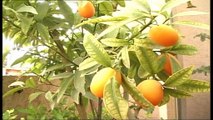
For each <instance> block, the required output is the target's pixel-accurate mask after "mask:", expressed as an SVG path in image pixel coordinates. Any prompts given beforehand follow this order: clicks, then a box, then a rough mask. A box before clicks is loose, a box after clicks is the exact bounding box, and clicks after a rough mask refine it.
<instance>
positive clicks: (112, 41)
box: [101, 38, 131, 47]
mask: <svg viewBox="0 0 213 120" xmlns="http://www.w3.org/2000/svg"><path fill="white" fill-rule="evenodd" d="M101 42H102V43H103V44H105V45H107V46H110V47H120V46H126V45H130V44H131V43H130V41H128V40H125V39H117V38H104V39H101Z"/></svg>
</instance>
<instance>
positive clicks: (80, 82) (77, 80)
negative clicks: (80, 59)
mask: <svg viewBox="0 0 213 120" xmlns="http://www.w3.org/2000/svg"><path fill="white" fill-rule="evenodd" d="M85 83H86V82H85V78H84V77H82V76H81V72H79V71H77V72H76V73H75V75H74V87H75V89H76V90H77V91H79V92H81V93H82V94H83V95H84V94H85V88H84V86H85Z"/></svg>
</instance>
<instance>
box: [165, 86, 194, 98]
mask: <svg viewBox="0 0 213 120" xmlns="http://www.w3.org/2000/svg"><path fill="white" fill-rule="evenodd" d="M164 91H165V92H166V93H168V94H169V95H170V96H172V97H176V98H184V97H190V96H191V94H189V93H188V92H185V91H182V90H177V89H172V88H164Z"/></svg>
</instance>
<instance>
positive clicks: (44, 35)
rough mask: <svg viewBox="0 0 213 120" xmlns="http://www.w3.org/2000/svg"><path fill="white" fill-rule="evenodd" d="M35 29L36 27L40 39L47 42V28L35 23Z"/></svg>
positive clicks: (48, 36) (48, 37)
mask: <svg viewBox="0 0 213 120" xmlns="http://www.w3.org/2000/svg"><path fill="white" fill-rule="evenodd" d="M36 27H37V30H38V32H39V34H40V35H41V38H42V39H43V40H49V39H50V35H49V31H48V28H47V27H46V26H44V25H43V24H41V23H36Z"/></svg>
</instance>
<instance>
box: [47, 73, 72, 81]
mask: <svg viewBox="0 0 213 120" xmlns="http://www.w3.org/2000/svg"><path fill="white" fill-rule="evenodd" d="M70 76H72V72H64V73H59V74H57V75H54V76H50V77H49V80H56V79H63V78H69V77H70Z"/></svg>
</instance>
